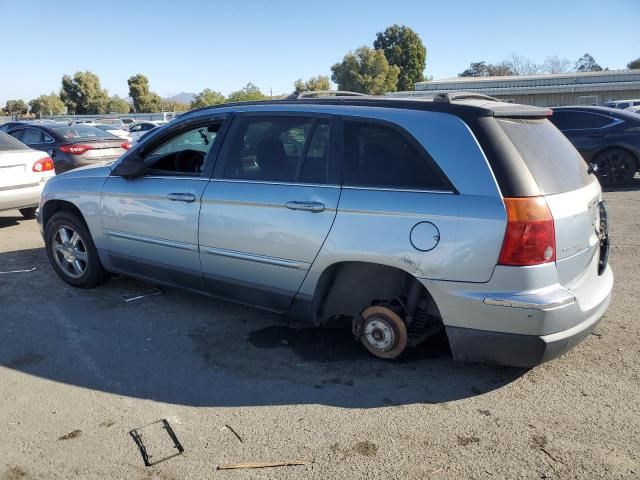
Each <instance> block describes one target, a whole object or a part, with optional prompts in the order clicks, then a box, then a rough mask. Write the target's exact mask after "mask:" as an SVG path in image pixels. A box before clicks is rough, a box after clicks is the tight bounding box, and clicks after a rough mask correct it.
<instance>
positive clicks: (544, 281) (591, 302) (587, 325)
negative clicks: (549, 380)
mask: <svg viewBox="0 0 640 480" xmlns="http://www.w3.org/2000/svg"><path fill="white" fill-rule="evenodd" d="M522 268H523V267H496V271H495V272H494V276H493V278H492V280H491V281H490V282H488V283H486V284H470V283H462V282H440V281H425V280H423V283H424V284H425V286H426V287H427V289H428V290H429V292H430V293H431V294H432V296H433V298H434V300H435V302H436V305H437V306H438V309H439V310H440V313H441V315H442V320H443V323H444V326H445V328H446V331H447V334H448V338H449V343H450V346H451V351H452V354H453V357H454V359H456V360H462V361H469V362H487V363H496V364H502V365H511V366H519V367H532V366H534V365H538V364H540V363H542V362H546V361H547V360H551V359H553V358H556V357H558V356H559V355H562V354H563V353H565V352H566V351H568V350H570V349H572V348H573V347H575V346H576V345H577V344H578V343H580V342H581V341H582V340H583V339H584V338H585V337H586V336H587V335H589V333H590V332H591V331H592V330H593V329H594V328H595V326H596V325H597V324H598V322H599V321H600V319H601V318H602V315H603V314H604V313H605V311H606V309H607V307H608V306H609V302H610V301H611V291H612V288H613V273H612V271H611V268H610V267H609V266H607V268H606V269H605V271H604V272H603V273H602V275H597V273H596V272H597V258H596V257H595V256H594V259H593V261H592V262H591V264H590V266H589V267H588V268H587V270H586V271H585V273H584V275H583V276H582V277H581V278H580V279H578V280H577V281H576V282H574V283H572V284H571V285H570V286H567V287H564V286H562V285H560V284H559V283H558V279H557V273H556V272H555V266H554V265H553V264H550V265H547V266H537V267H524V268H526V269H527V270H526V271H522V270H517V269H522Z"/></svg>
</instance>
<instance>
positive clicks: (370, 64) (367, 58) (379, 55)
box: [331, 47, 400, 95]
mask: <svg viewBox="0 0 640 480" xmlns="http://www.w3.org/2000/svg"><path fill="white" fill-rule="evenodd" d="M331 71H332V72H333V73H332V75H331V79H332V80H333V81H334V82H335V83H337V84H338V88H339V89H340V90H350V91H353V92H361V93H368V94H370V95H383V94H385V93H387V92H395V91H396V90H397V86H398V75H399V74H400V68H399V67H398V66H396V65H389V62H388V61H387V58H386V57H385V55H384V52H383V51H382V50H373V49H371V48H369V47H360V48H358V49H357V50H356V51H355V52H349V53H347V54H346V55H345V56H344V58H343V59H342V62H340V63H336V64H335V65H333V66H332V67H331Z"/></svg>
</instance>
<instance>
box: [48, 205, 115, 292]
mask: <svg viewBox="0 0 640 480" xmlns="http://www.w3.org/2000/svg"><path fill="white" fill-rule="evenodd" d="M44 238H45V246H46V249H47V256H48V257H49V261H50V262H51V266H52V267H53V269H54V270H55V271H56V273H57V274H58V276H59V277H60V278H61V279H62V280H64V281H65V282H67V283H68V284H69V285H73V286H74V287H81V288H92V287H95V286H96V285H98V284H99V283H101V282H102V281H104V279H105V278H106V277H107V272H106V271H105V269H104V268H103V267H102V264H101V263H100V259H99V258H98V251H97V250H96V246H95V245H94V243H93V239H92V238H91V234H90V233H89V229H88V228H87V227H86V225H85V224H84V222H83V221H82V219H81V218H79V217H78V215H76V214H74V213H71V212H65V211H63V212H58V213H56V214H54V215H53V216H52V217H51V220H49V221H48V222H47V225H46V228H45V235H44Z"/></svg>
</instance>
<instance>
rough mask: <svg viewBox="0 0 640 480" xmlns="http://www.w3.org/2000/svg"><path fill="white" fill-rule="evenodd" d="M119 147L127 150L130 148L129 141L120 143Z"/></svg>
mask: <svg viewBox="0 0 640 480" xmlns="http://www.w3.org/2000/svg"><path fill="white" fill-rule="evenodd" d="M120 147H121V148H124V149H125V150H129V149H130V148H131V143H129V142H124V143H121V144H120Z"/></svg>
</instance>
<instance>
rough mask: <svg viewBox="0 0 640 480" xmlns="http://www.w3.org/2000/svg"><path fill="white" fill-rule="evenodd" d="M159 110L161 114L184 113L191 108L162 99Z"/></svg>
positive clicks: (187, 105)
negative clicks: (160, 109)
mask: <svg viewBox="0 0 640 480" xmlns="http://www.w3.org/2000/svg"><path fill="white" fill-rule="evenodd" d="M161 108H162V111H163V112H186V111H187V110H189V109H190V108H191V106H190V105H189V104H188V103H182V102H176V101H175V100H167V99H162V102H161Z"/></svg>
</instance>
